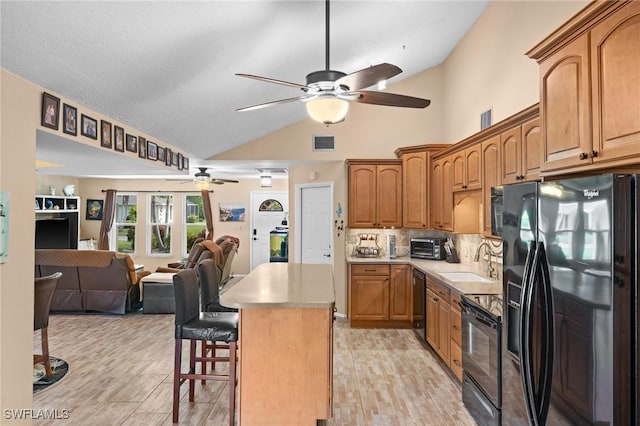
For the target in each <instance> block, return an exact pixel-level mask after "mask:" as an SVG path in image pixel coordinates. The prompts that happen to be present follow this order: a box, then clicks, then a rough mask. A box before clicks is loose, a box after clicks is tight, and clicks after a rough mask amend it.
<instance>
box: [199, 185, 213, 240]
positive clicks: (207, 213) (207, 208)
mask: <svg viewBox="0 0 640 426" xmlns="http://www.w3.org/2000/svg"><path fill="white" fill-rule="evenodd" d="M200 193H201V194H202V207H203V208H204V218H205V220H206V221H207V236H206V237H205V240H213V215H212V214H211V198H209V194H210V192H209V190H208V189H202V190H200Z"/></svg>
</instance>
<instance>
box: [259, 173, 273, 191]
mask: <svg viewBox="0 0 640 426" xmlns="http://www.w3.org/2000/svg"><path fill="white" fill-rule="evenodd" d="M260 187H261V188H271V176H268V175H262V176H260Z"/></svg>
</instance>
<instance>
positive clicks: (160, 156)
mask: <svg viewBox="0 0 640 426" xmlns="http://www.w3.org/2000/svg"><path fill="white" fill-rule="evenodd" d="M166 154H167V151H166V149H165V148H163V147H161V146H159V147H158V161H160V162H161V163H164V162H165V161H167V156H166Z"/></svg>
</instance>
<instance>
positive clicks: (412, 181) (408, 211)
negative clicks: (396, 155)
mask: <svg viewBox="0 0 640 426" xmlns="http://www.w3.org/2000/svg"><path fill="white" fill-rule="evenodd" d="M427 189H428V180H427V153H426V151H425V152H412V153H409V154H404V155H403V156H402V226H403V227H404V228H418V229H423V228H426V227H427V223H428V221H427V195H428V194H427Z"/></svg>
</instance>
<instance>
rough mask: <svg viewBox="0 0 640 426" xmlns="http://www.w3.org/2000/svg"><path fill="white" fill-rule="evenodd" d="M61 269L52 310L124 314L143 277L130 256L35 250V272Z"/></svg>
mask: <svg viewBox="0 0 640 426" xmlns="http://www.w3.org/2000/svg"><path fill="white" fill-rule="evenodd" d="M55 272H62V278H61V279H60V281H59V282H58V287H57V288H56V292H55V293H54V295H53V301H52V302H51V311H85V312H86V311H95V312H107V313H114V314H124V313H125V311H126V309H127V308H129V309H130V308H131V307H132V305H133V304H135V303H136V302H137V301H139V295H140V289H139V286H138V282H139V280H140V278H142V277H143V276H144V275H146V274H148V273H149V272H146V271H145V272H141V273H136V271H135V265H134V263H133V259H131V256H129V255H127V254H121V253H116V252H113V251H106V250H44V249H43V250H36V252H35V276H36V277H43V276H46V275H51V274H53V273H55Z"/></svg>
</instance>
